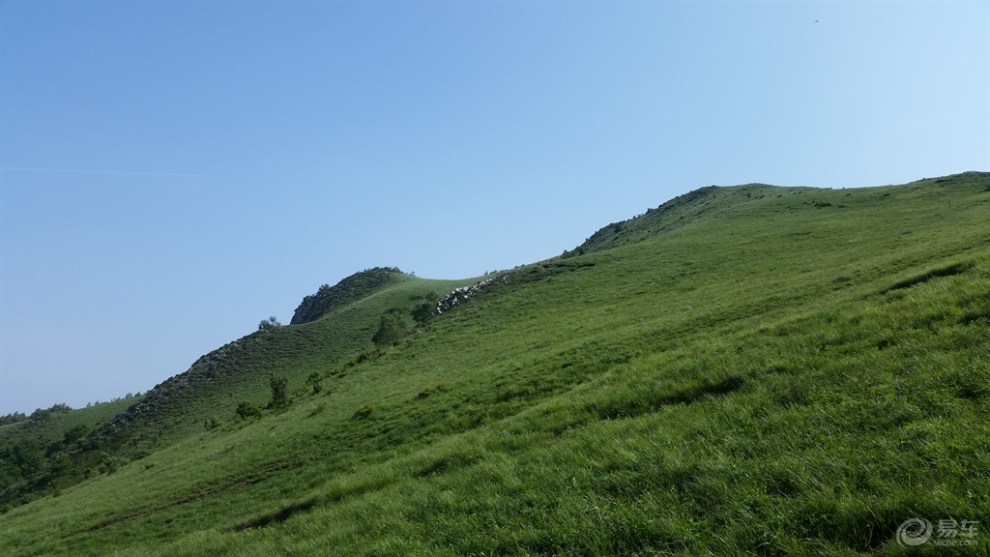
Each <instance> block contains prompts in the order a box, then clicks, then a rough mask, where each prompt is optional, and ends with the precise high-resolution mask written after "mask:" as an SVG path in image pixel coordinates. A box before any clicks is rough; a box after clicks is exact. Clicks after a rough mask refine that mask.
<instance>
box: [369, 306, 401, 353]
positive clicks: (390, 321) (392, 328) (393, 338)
mask: <svg viewBox="0 0 990 557" xmlns="http://www.w3.org/2000/svg"><path fill="white" fill-rule="evenodd" d="M405 335H406V322H405V318H404V316H403V315H402V311H400V310H398V309H390V310H388V311H386V312H385V313H384V314H383V315H382V318H381V321H380V322H379V323H378V331H377V332H376V333H375V335H374V336H373V337H371V340H372V342H374V343H375V345H376V346H387V345H389V344H393V343H395V342H398V341H399V339H401V338H402V337H404V336H405Z"/></svg>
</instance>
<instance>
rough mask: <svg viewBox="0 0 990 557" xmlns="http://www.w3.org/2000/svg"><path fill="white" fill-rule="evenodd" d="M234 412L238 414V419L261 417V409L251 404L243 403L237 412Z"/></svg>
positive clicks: (238, 406) (239, 405)
mask: <svg viewBox="0 0 990 557" xmlns="http://www.w3.org/2000/svg"><path fill="white" fill-rule="evenodd" d="M234 412H236V413H237V415H238V417H240V418H241V419H244V420H248V419H251V418H260V417H261V409H260V408H258V407H257V406H255V405H253V404H251V403H250V402H242V403H240V404H238V405H237V410H235V411H234Z"/></svg>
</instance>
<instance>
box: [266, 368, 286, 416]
mask: <svg viewBox="0 0 990 557" xmlns="http://www.w3.org/2000/svg"><path fill="white" fill-rule="evenodd" d="M268 385H269V387H271V389H272V401H271V402H269V403H268V408H284V407H286V406H288V405H289V389H288V386H289V380H288V379H286V378H285V377H277V376H275V375H272V376H270V377H269V378H268Z"/></svg>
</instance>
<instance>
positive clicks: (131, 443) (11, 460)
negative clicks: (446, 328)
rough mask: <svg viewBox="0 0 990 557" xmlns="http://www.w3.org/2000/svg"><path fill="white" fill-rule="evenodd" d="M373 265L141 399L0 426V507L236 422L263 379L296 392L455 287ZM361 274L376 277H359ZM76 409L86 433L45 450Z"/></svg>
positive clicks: (265, 394) (264, 387) (257, 399)
mask: <svg viewBox="0 0 990 557" xmlns="http://www.w3.org/2000/svg"><path fill="white" fill-rule="evenodd" d="M379 271H381V270H380V269H372V270H369V271H364V272H361V273H357V274H355V275H352V276H351V277H348V278H347V279H344V280H343V281H341V284H342V285H343V286H344V287H343V288H338V287H339V286H340V285H338V286H337V287H324V288H321V292H324V293H329V294H330V295H331V296H332V295H333V294H335V293H338V292H340V291H343V293H344V294H346V295H348V296H350V299H347V300H344V301H343V302H342V303H339V304H337V305H336V306H335V307H333V308H329V309H327V311H326V312H325V313H326V314H325V316H324V318H323V319H320V320H317V321H314V322H310V323H306V324H302V325H293V326H288V327H271V328H266V329H265V330H259V331H256V332H255V333H252V334H250V335H247V336H245V337H243V338H240V339H238V340H236V341H233V342H231V343H228V344H227V345H225V346H223V347H221V348H219V349H217V350H215V351H213V352H211V353H209V354H207V355H205V356H202V357H201V358H199V359H198V360H197V361H196V362H195V363H194V364H193V365H192V366H191V367H190V369H189V370H187V371H185V372H183V373H181V374H178V375H176V376H174V377H171V378H169V379H168V380H166V381H164V382H162V383H161V384H159V385H157V386H156V387H155V388H153V389H151V390H150V391H148V393H147V394H146V395H145V396H144V397H143V399H141V400H130V401H129V402H128V403H127V404H126V405H124V406H114V407H113V408H115V411H113V412H105V411H104V412H96V411H95V410H92V411H91V410H89V409H87V410H86V411H85V412H84V411H81V410H80V411H73V412H72V413H69V414H66V415H65V416H64V417H62V416H61V414H59V419H56V420H46V422H45V424H46V425H45V427H43V428H39V427H37V426H36V424H33V423H24V424H13V425H10V426H3V428H0V434H2V433H5V432H6V430H8V429H9V430H12V431H19V432H24V433H23V434H22V435H20V436H11V437H7V436H0V470H6V471H8V472H9V473H8V474H6V476H5V481H3V482H2V483H0V507H2V506H4V505H10V504H16V503H20V502H24V501H26V500H30V499H32V498H35V497H37V496H38V495H39V494H45V493H53V492H55V491H57V490H60V489H63V488H65V487H68V486H70V485H73V484H75V483H77V482H78V481H81V480H82V479H84V478H88V477H90V476H92V475H94V474H97V473H105V472H108V471H111V470H115V469H116V468H118V467H119V466H121V465H122V464H124V463H126V462H128V461H130V460H133V459H134V458H140V457H143V456H146V455H148V454H150V453H151V452H153V451H155V450H157V449H158V448H160V447H162V446H166V445H168V444H169V443H172V442H174V441H175V440H177V439H181V438H183V437H184V436H187V435H189V434H191V433H194V432H199V431H203V430H204V429H223V430H229V429H230V428H232V427H236V426H237V425H238V419H237V415H236V414H235V410H236V408H237V407H238V405H240V404H241V403H247V404H249V405H251V406H253V407H264V406H265V405H266V403H267V402H268V401H269V400H270V398H271V392H270V390H269V378H270V377H272V376H275V377H279V378H284V379H285V381H286V382H287V390H288V391H289V392H290V393H294V392H297V391H302V390H305V389H306V388H307V386H306V384H305V383H306V381H307V378H309V377H310V376H311V375H313V374H316V375H317V376H319V377H323V376H326V375H328V374H329V373H331V372H332V371H333V370H334V369H335V368H340V367H343V366H344V365H345V364H346V363H347V362H349V361H352V360H353V359H354V358H356V357H358V356H359V355H360V354H362V353H365V352H367V351H370V350H372V349H373V348H374V345H373V343H372V340H371V339H372V336H373V335H374V333H375V329H376V327H377V326H378V324H379V319H380V317H381V315H382V314H383V313H384V312H386V311H388V310H389V309H393V308H398V309H401V310H403V311H408V310H409V308H410V307H412V306H413V305H414V304H416V303H421V302H420V300H421V298H422V296H423V295H425V294H426V293H427V292H431V291H434V292H435V291H447V290H450V289H452V288H454V287H456V286H460V285H462V284H463V283H464V281H445V280H427V279H419V278H415V277H411V276H408V275H405V274H402V273H400V272H399V271H398V269H390V270H388V273H387V275H388V276H387V279H386V280H381V276H380V275H381V274H382V273H380V272H379ZM366 275H373V276H375V277H376V279H377V280H373V281H370V282H363V281H362V280H361V279H362V278H363V277H364V276H366ZM355 284H357V285H358V286H363V288H355ZM359 291H360V292H359ZM308 298H309V297H307V299H308ZM100 408H102V406H101V407H100ZM53 415H55V414H54V413H53ZM82 415H85V416H88V417H89V418H90V419H89V420H88V421H87V425H88V427H87V429H86V431H85V434H84V435H74V436H73V437H72V439H71V440H70V441H69V442H66V443H64V446H61V447H58V450H57V451H54V452H53V451H52V450H50V449H48V447H49V446H50V443H52V442H53V441H56V440H61V439H62V436H63V433H64V431H63V430H68V429H70V428H71V427H73V426H74V425H76V422H78V421H79V420H78V419H74V417H76V416H82ZM22 426H23V427H22ZM63 426H64V427H63ZM50 432H53V433H50ZM25 435H26V436H27V438H25ZM53 436H54V437H53ZM49 437H51V439H49ZM18 447H21V449H19V448H18ZM25 447H26V448H27V449H28V450H30V452H31V454H30V455H29V456H30V458H31V467H30V469H28V470H24V466H19V464H20V462H21V460H23V458H21V452H22V449H23V448H25ZM19 471H20V472H25V473H23V474H19V473H18V472H19ZM19 476H21V477H19Z"/></svg>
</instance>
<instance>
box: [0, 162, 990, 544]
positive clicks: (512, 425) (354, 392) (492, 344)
mask: <svg viewBox="0 0 990 557" xmlns="http://www.w3.org/2000/svg"><path fill="white" fill-rule="evenodd" d="M481 278H482V277H479V278H477V279H466V280H462V281H430V280H425V279H420V278H415V277H408V276H402V277H400V278H398V279H396V281H394V282H392V283H389V285H388V286H385V287H382V288H379V289H377V290H375V291H373V292H369V293H368V295H367V296H365V297H363V298H361V299H360V300H358V301H355V302H353V303H350V304H348V305H346V306H345V307H342V308H338V309H336V310H335V311H333V312H332V313H330V314H328V315H326V316H324V317H322V318H321V319H318V320H316V321H313V322H310V323H305V324H300V325H291V326H283V327H279V328H277V329H275V330H272V331H267V332H259V333H255V334H253V335H249V336H248V337H245V339H241V340H239V341H237V342H236V343H234V346H233V348H231V349H230V350H228V351H226V352H224V353H223V357H222V358H221V359H220V360H218V362H220V363H219V364H218V366H219V367H217V368H216V369H215V370H214V371H215V373H214V375H211V376H207V375H205V374H206V373H207V371H206V370H205V368H204V370H203V371H202V373H203V374H204V375H202V377H203V378H206V377H209V381H206V380H205V379H203V381H201V382H197V383H196V384H194V385H192V386H185V387H182V388H181V389H176V390H175V392H174V393H173V394H171V395H170V396H169V397H163V396H161V395H157V396H158V399H160V401H159V402H156V403H155V406H154V411H151V410H149V411H148V413H147V415H141V416H138V417H137V418H134V420H132V422H129V424H130V425H128V426H127V427H126V428H125V429H126V430H127V433H126V436H124V437H122V438H121V439H126V442H123V441H122V442H121V443H120V444H119V447H120V450H121V451H122V452H121V455H122V458H121V462H120V465H119V466H117V467H115V468H114V469H113V470H107V471H105V472H103V471H101V472H99V473H94V474H91V475H90V477H88V478H87V479H85V480H83V481H80V482H78V483H73V484H71V485H68V484H67V485H66V486H64V487H62V488H60V489H58V490H57V491H53V492H51V493H48V494H46V495H45V496H44V497H41V498H39V499H36V500H34V501H31V502H29V503H26V504H21V505H18V506H14V507H13V508H10V509H9V510H7V511H6V512H5V513H4V514H2V515H0V554H3V555H10V556H29V555H30V556H35V555H37V556H40V555H100V556H104V555H120V556H156V555H161V556H166V555H168V556H184V555H189V556H192V555H211V556H212V555H246V556H259V557H260V556H283V555H284V556H289V555H353V556H384V555H423V556H426V555H431V556H432V555H437V556H461V555H463V556H478V557H480V556H491V555H545V556H550V555H576V556H597V555H630V556H631V555H641V556H646V555H685V556H687V555H767V556H777V555H780V556H783V555H836V556H839V555H873V554H880V555H988V554H990V464H988V463H990V419H988V418H990V175H987V174H983V173H966V174H962V175H957V176H952V177H945V178H940V179H932V180H923V181H920V182H916V183H912V184H908V185H904V186H893V187H878V188H864V189H851V190H827V189H814V188H777V187H772V186H765V185H749V186H739V187H734V188H713V189H708V188H706V189H704V190H699V191H698V192H694V193H692V194H689V195H686V196H682V197H681V198H678V199H676V200H674V201H672V202H671V203H668V204H666V205H664V206H661V207H660V208H656V209H651V210H649V211H647V212H646V213H645V214H643V215H641V216H639V217H637V218H634V219H631V220H629V221H625V222H622V223H614V224H612V225H609V226H607V227H605V228H603V229H602V230H600V231H598V232H597V233H595V234H594V235H593V236H591V237H590V238H589V239H588V241H587V242H585V243H584V244H582V245H581V246H578V247H576V248H575V249H573V250H569V251H567V252H565V254H564V255H563V256H561V257H560V258H556V259H553V260H549V261H544V262H540V263H536V264H532V265H527V266H524V267H520V268H517V269H515V270H512V271H508V272H503V273H499V274H497V275H494V276H491V277H488V278H491V279H492V281H491V283H490V284H489V285H487V286H485V287H484V288H483V289H481V290H480V292H479V293H478V294H477V295H475V296H473V297H472V299H471V300H470V301H468V302H465V303H463V304H461V305H459V306H458V307H457V308H455V309H454V310H452V311H449V312H446V313H444V314H442V315H439V316H436V317H434V318H432V319H431V320H429V321H428V322H427V323H425V324H422V325H418V326H417V325H415V324H414V323H413V322H412V321H410V322H409V323H408V330H407V332H406V334H405V336H404V337H403V338H402V339H401V340H399V341H398V342H395V343H392V344H389V345H386V346H378V347H376V346H375V344H374V343H373V342H372V341H371V338H372V336H373V335H374V334H375V329H376V328H377V327H378V326H379V320H380V318H381V316H382V315H383V313H385V312H387V311H388V310H389V309H392V308H398V309H400V310H402V311H403V312H407V311H408V310H409V309H410V308H412V307H413V305H414V304H416V303H417V302H418V301H420V300H422V299H423V296H425V295H426V293H427V292H430V291H435V292H440V293H441V294H443V293H446V292H449V291H450V290H452V289H453V288H454V287H458V286H464V285H468V284H472V283H475V282H477V281H478V280H481ZM221 360H222V361H221ZM194 368H195V366H194ZM197 369H198V368H197ZM273 374H274V375H277V376H279V377H285V378H287V380H288V385H289V392H290V398H291V403H290V404H288V405H286V406H284V407H281V408H263V407H264V404H265V402H266V401H267V399H268V398H269V396H270V393H269V391H268V384H267V380H268V378H269V377H270V376H272V375H273ZM313 374H316V376H317V378H318V380H319V385H320V389H319V392H314V391H315V389H312V388H311V387H312V384H311V383H307V380H309V378H310V377H312V376H313ZM310 381H311V380H310ZM170 392H171V391H170ZM155 397H156V395H155V394H154V393H153V392H152V393H149V394H148V395H147V396H146V397H145V399H144V400H145V401H148V400H152V401H154V400H158V399H156V398H155ZM242 401H248V402H250V403H252V404H255V405H257V407H259V408H263V411H262V412H261V416H260V417H257V418H248V419H244V418H241V417H238V416H237V415H236V414H235V411H234V409H235V407H236V406H237V404H238V403H239V402H242ZM149 408H150V407H149ZM15 425H16V424H15ZM205 425H209V426H210V427H205ZM9 427H14V426H4V428H0V431H3V429H5V428H9ZM134 447H140V448H141V450H140V451H136V450H131V452H127V451H128V450H130V449H133V448H134ZM125 457H126V458H125ZM913 517H922V518H927V519H928V520H931V521H933V522H937V521H938V520H940V519H954V520H957V521H963V520H969V521H979V525H978V529H977V531H976V535H975V536H973V537H972V538H966V539H965V541H971V542H972V543H971V544H970V545H956V546H949V545H945V544H941V545H940V544H937V543H935V542H936V541H938V540H935V539H933V540H932V541H931V542H928V543H926V544H922V545H919V546H917V547H905V546H902V545H900V544H899V543H898V542H897V541H896V536H897V531H898V526H899V525H900V524H901V523H903V522H904V521H905V520H907V519H910V518H913ZM960 539H962V538H960Z"/></svg>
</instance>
